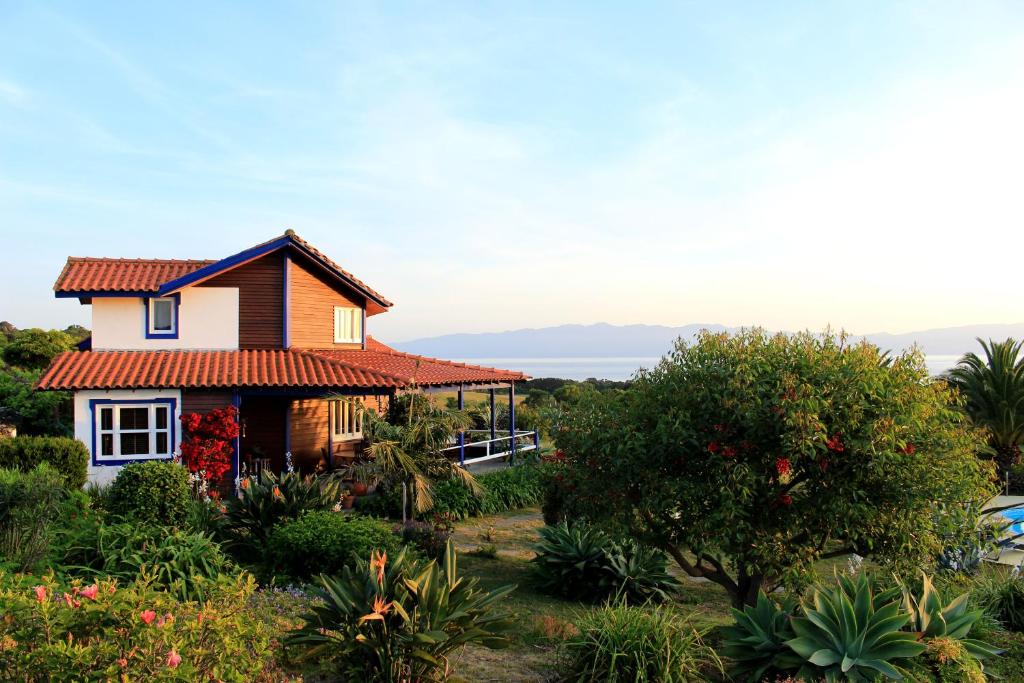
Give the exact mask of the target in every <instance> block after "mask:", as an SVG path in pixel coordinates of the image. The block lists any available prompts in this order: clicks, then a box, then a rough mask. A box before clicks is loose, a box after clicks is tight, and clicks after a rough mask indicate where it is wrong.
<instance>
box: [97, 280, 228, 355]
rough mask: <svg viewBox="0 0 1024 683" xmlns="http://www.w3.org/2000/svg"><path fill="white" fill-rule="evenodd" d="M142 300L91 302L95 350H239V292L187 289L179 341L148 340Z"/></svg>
mask: <svg viewBox="0 0 1024 683" xmlns="http://www.w3.org/2000/svg"><path fill="white" fill-rule="evenodd" d="M142 301H143V300H142V299H141V298H139V299H136V298H129V297H109V298H107V297H96V298H94V299H93V300H92V348H93V349H94V350H97V351H100V350H112V349H147V350H157V349H237V348H238V288H237V287H188V288H186V289H184V290H182V291H181V305H180V306H179V307H178V338H177V339H146V313H145V308H144V307H143V305H142Z"/></svg>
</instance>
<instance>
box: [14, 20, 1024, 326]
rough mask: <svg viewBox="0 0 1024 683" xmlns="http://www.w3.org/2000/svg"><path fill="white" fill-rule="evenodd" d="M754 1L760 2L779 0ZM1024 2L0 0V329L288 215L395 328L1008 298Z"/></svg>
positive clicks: (211, 249) (862, 312) (948, 306)
mask: <svg viewBox="0 0 1024 683" xmlns="http://www.w3.org/2000/svg"><path fill="white" fill-rule="evenodd" d="M782 5H784V6H785V7H784V8H783V7H781V6H782ZM1022 206H1024V2H1020V1H1019V0H1015V1H1010V2H1006V3H995V2H991V3H990V2H981V1H977V0H972V1H971V2H963V1H958V2H949V3H944V2H938V1H936V0H927V1H922V2H919V3H911V2H891V1H886V2H860V1H857V2H854V1H850V2H831V3H830V2H822V1H821V0H815V1H812V2H804V3H798V2H786V3H766V2H760V1H757V2H749V3H740V2H729V3H718V2H701V3H668V4H655V3H633V2H619V3H594V2H580V3H577V4H570V3H564V2H560V3H536V4H528V3H524V2H506V3H476V2H465V3H457V4H456V3H451V4H441V3H434V2H423V3H411V4H404V3H403V4H399V3H387V5H386V7H385V6H384V4H379V3H333V2H323V3H312V2H309V3H301V4H300V3H292V4H291V5H290V6H289V7H287V8H286V7H285V3H274V4H271V3H253V2H240V3H237V4H227V3H209V2H197V3H190V2H174V3H159V4H158V3H102V2H90V3H81V2H68V3H45V2H32V3H28V2H25V3H21V2H17V1H14V2H12V1H11V0H4V1H0V233H2V234H0V238H2V239H0V249H2V250H3V252H4V253H5V258H4V259H3V266H2V268H0V319H9V320H11V321H12V322H14V323H15V324H16V325H18V326H22V327H24V326H31V325H41V326H64V325H66V324H68V323H70V322H86V321H87V319H88V309H87V308H84V307H80V306H79V305H78V304H77V303H76V302H74V301H68V300H60V301H58V300H54V299H53V298H52V292H51V286H52V284H53V281H54V279H55V278H56V276H57V274H58V272H59V270H60V268H61V266H62V264H63V262H64V259H65V257H66V256H68V255H69V254H74V255H88V256H130V257H168V258H170V257H176V258H186V257H193V258H211V257H220V256H226V255H228V254H230V253H233V252H235V251H238V250H240V249H242V248H244V247H246V246H248V245H250V244H253V243H256V242H259V241H263V240H265V239H268V238H270V237H272V236H274V235H277V234H280V233H281V232H283V231H284V229H285V228H289V227H291V228H294V229H295V230H296V231H297V232H298V233H299V234H300V235H302V236H303V237H305V238H306V239H308V240H310V241H311V242H313V243H314V244H315V245H317V246H319V247H320V248H321V249H323V250H324V251H326V252H327V253H328V254H330V255H331V256H332V257H334V258H335V260H337V261H338V262H340V263H341V264H342V265H344V266H345V267H346V268H348V269H349V270H351V271H352V272H354V273H355V274H356V275H357V276H358V277H360V278H362V279H364V280H365V281H367V282H368V283H370V284H371V286H373V287H375V288H377V289H378V290H379V291H381V292H382V293H383V294H384V295H385V296H387V297H389V298H390V299H392V300H393V301H395V302H396V306H395V307H394V308H393V309H392V310H391V312H389V313H387V314H385V315H382V316H378V317H376V318H374V319H373V320H372V322H371V326H370V331H371V333H374V334H377V335H378V336H380V337H382V338H384V339H388V340H392V341H401V340H405V339H409V338H413V337H419V336H428V335H433V334H440V333H446V332H472V331H497V330H503V329H511V328H520V327H532V326H544V325H553V324H559V323H565V322H578V323H587V322H596V321H605V322H611V323H660V324H684V323H691V322H708V323H710V322H716V323H723V324H728V325H738V324H761V325H766V326H768V327H772V328H776V329H783V328H784V329H797V328H803V327H810V328H821V327H823V326H825V325H826V324H831V325H833V326H835V327H846V328H847V329H849V330H852V331H855V332H873V331H878V330H888V331H893V332H898V331H907V330H911V329H919V328H925V327H937V326H946V325H958V324H969V323H980V322H1020V321H1022V320H1024V278H1022V274H1024V269H1022V268H1021V253H1022V248H1024V229H1022V228H1024V221H1022Z"/></svg>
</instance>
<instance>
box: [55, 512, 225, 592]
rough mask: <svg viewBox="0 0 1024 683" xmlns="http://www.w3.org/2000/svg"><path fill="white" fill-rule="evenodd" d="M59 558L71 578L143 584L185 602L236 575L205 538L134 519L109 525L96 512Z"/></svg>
mask: <svg viewBox="0 0 1024 683" xmlns="http://www.w3.org/2000/svg"><path fill="white" fill-rule="evenodd" d="M55 554H56V555H57V556H58V557H57V561H58V565H59V567H60V569H61V570H62V571H64V572H65V573H67V574H68V575H70V576H78V577H82V578H85V579H90V580H91V579H93V578H95V577H114V578H117V579H120V580H121V581H122V582H135V581H144V582H146V583H148V584H149V585H151V586H152V587H153V588H157V589H160V590H165V591H168V592H170V593H172V594H173V595H175V596H177V597H178V598H180V599H182V600H201V599H203V598H204V597H205V596H206V593H207V591H208V589H209V587H210V585H211V581H213V580H214V579H216V578H217V577H218V576H220V575H221V574H227V573H231V572H233V571H234V570H233V567H232V565H231V562H230V561H229V560H228V559H227V557H225V555H224V553H223V552H221V549H220V547H219V546H218V545H217V544H216V543H214V542H213V541H212V540H211V539H210V537H209V536H207V535H205V534H202V533H195V532H189V531H184V530H180V529H167V528H166V527H161V526H154V525H149V524H145V523H140V522H138V521H134V520H133V521H126V522H118V523H113V524H107V523H105V522H104V521H103V519H102V516H101V515H97V514H92V515H86V516H83V517H81V518H79V519H78V520H76V521H75V522H74V523H72V524H70V525H69V527H68V529H66V530H65V531H64V532H63V534H62V538H61V539H60V541H59V543H58V544H57V548H56V549H55Z"/></svg>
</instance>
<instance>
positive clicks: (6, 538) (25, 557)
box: [0, 463, 67, 571]
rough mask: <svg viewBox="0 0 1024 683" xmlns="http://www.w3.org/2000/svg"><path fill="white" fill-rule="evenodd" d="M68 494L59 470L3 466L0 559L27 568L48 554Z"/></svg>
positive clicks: (39, 467)
mask: <svg viewBox="0 0 1024 683" xmlns="http://www.w3.org/2000/svg"><path fill="white" fill-rule="evenodd" d="M66 496H67V492H66V491H65V489H64V479H63V477H61V475H60V473H59V472H57V470H55V469H53V468H52V467H50V466H49V465H47V464H46V463H41V464H39V465H37V466H36V468H35V469H33V470H31V471H29V472H21V471H19V470H8V469H0V561H2V562H6V563H10V564H12V565H13V566H14V567H15V569H17V570H19V571H28V570H30V569H32V567H33V566H35V565H36V564H37V563H38V562H40V561H41V560H42V559H43V558H45V557H46V555H47V553H48V552H49V549H50V536H51V529H52V526H53V523H54V522H55V521H56V520H57V518H58V516H59V514H60V511H61V502H62V501H63V500H64V498H65V497H66Z"/></svg>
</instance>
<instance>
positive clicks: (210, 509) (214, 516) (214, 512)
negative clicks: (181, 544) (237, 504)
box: [185, 499, 227, 541]
mask: <svg viewBox="0 0 1024 683" xmlns="http://www.w3.org/2000/svg"><path fill="white" fill-rule="evenodd" d="M225 511H226V506H225V505H224V504H223V503H221V502H220V501H218V500H196V499H193V500H190V501H189V503H188V513H187V514H186V515H185V527H186V528H188V529H191V530H192V531H195V532H199V533H203V534H206V535H207V536H209V537H210V538H212V539H215V540H218V541H220V540H223V539H224V538H225V528H226V525H227V517H226V516H225Z"/></svg>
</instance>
